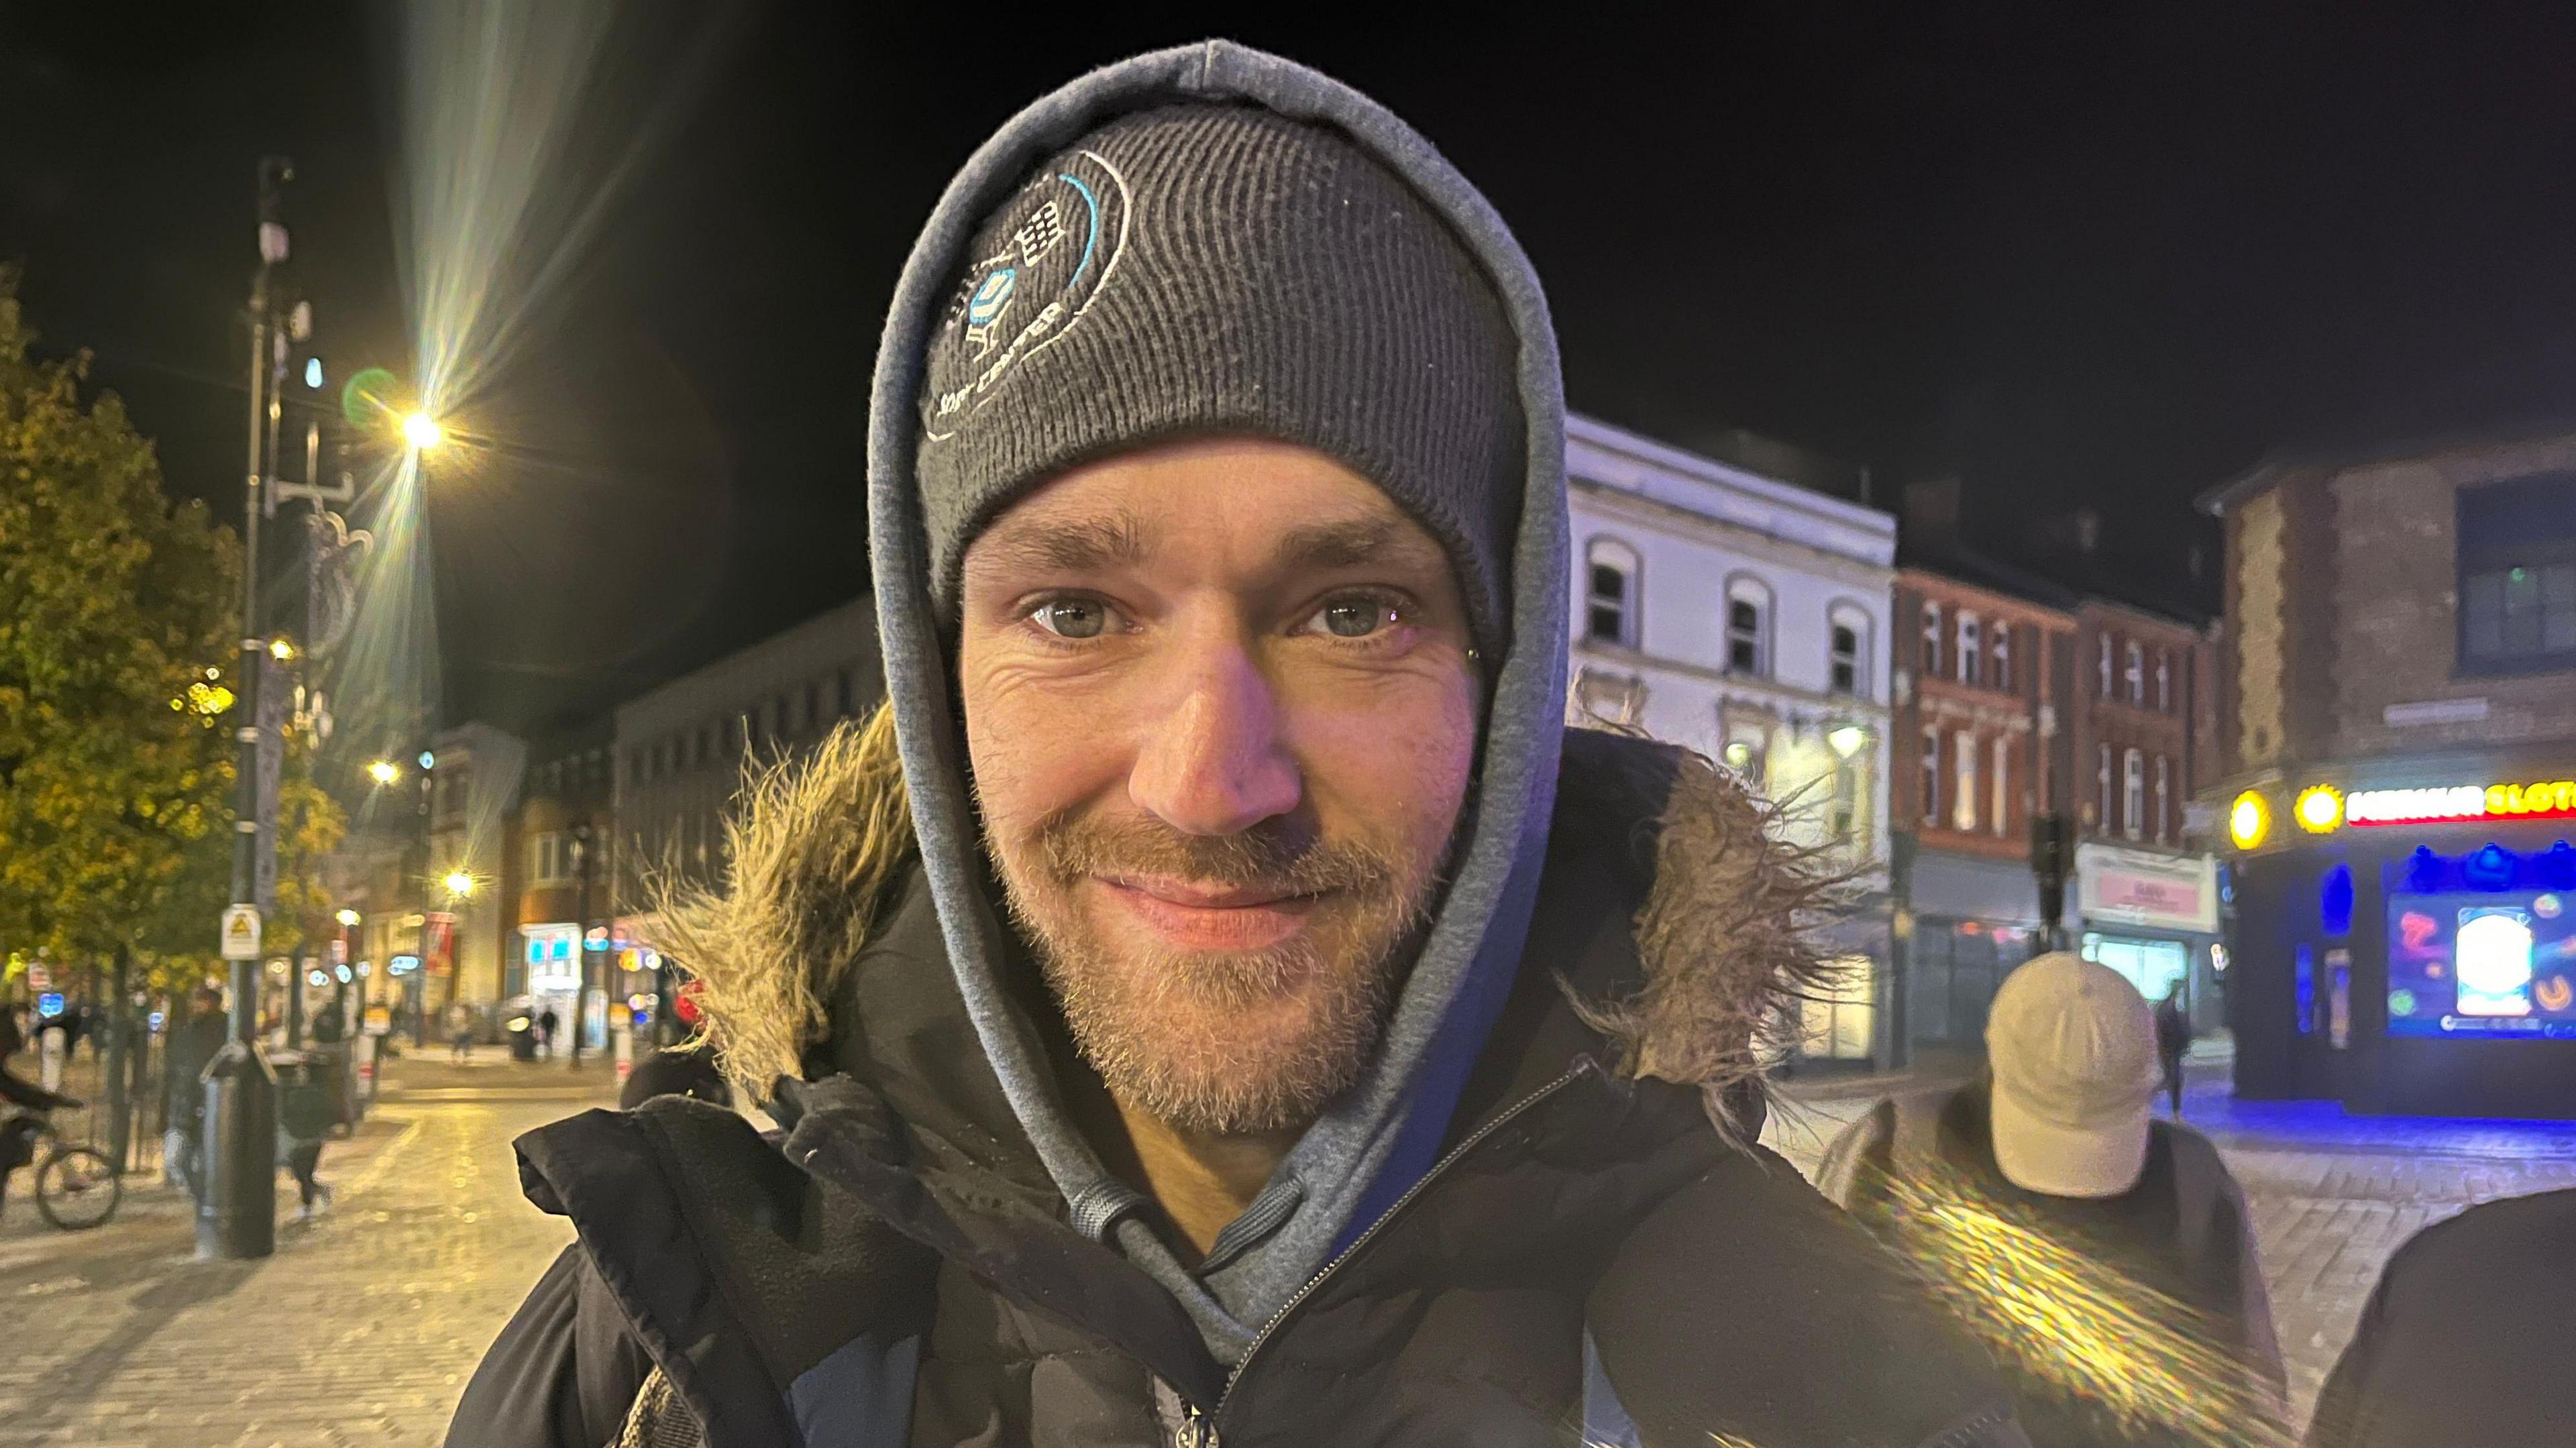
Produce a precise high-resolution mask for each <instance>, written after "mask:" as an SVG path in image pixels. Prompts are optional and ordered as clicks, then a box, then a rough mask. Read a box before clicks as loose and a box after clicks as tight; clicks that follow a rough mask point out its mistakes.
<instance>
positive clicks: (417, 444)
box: [402, 412, 447, 452]
mask: <svg viewBox="0 0 2576 1448" xmlns="http://www.w3.org/2000/svg"><path fill="white" fill-rule="evenodd" d="M402 435H403V441H404V442H405V443H408V444H409V445H410V446H411V449H412V450H413V451H414V452H427V451H429V450H430V449H431V448H434V447H436V446H438V445H439V444H440V443H442V442H445V441H447V432H446V430H445V429H444V428H441V427H440V426H439V425H438V424H437V423H436V422H434V421H432V420H431V419H430V416H429V414H428V413H426V412H415V413H411V414H409V415H407V416H405V417H404V418H403V420H402Z"/></svg>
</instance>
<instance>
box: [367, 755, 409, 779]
mask: <svg viewBox="0 0 2576 1448" xmlns="http://www.w3.org/2000/svg"><path fill="white" fill-rule="evenodd" d="M367 778H369V779H372V780H374V781H375V782H376V783H378V784H391V783H393V782H394V781H395V780H398V779H400V778H402V766H401V765H398V764H396V763H394V762H393V761H392V760H390V759H378V760H373V761H371V762H369V763H368V765H367Z"/></svg>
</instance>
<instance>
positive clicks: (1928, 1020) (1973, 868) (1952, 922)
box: [1895, 836, 2042, 1055]
mask: <svg viewBox="0 0 2576 1448" xmlns="http://www.w3.org/2000/svg"><path fill="white" fill-rule="evenodd" d="M1899 838H1900V840H1903V839H1905V837H1902V836H1900V837H1899ZM1900 859H1901V866H1902V867H1901V870H1900V888H1901V890H1902V892H1903V893H1902V894H1901V896H1900V898H1899V901H1898V905H1897V913H1896V931H1895V933H1896V938H1897V942H1898V945H1899V947H1900V952H1901V953H1900V957H1899V959H1900V965H1899V969H1898V972H1897V975H1898V983H1897V990H1896V994H1897V997H1898V999H1899V1001H1900V1003H1901V1005H1902V1007H1903V1010H1904V1023H1903V1029H1904V1031H1905V1039H1906V1040H1908V1041H1909V1042H1910V1043H1911V1044H1912V1045H1913V1046H1914V1047H1916V1048H1918V1050H1920V1051H1924V1052H1930V1053H1935V1054H1952V1055H1973V1054H1976V1053H1979V1052H1982V1051H1983V1050H1984V1049H1985V1042H1986V1011H1987V1008H1988V1007H1989V1006H1990V1005H1992V1003H1993V1001H1994V998H1995V988H1996V987H1997V986H1999V985H2001V984H2002V983H2003V978H2004V977H2005V976H2006V975H2008V974H2010V973H2011V972H2012V970H2013V968H2014V967H2015V966H2018V965H2020V964H2021V963H2022V962H2023V961H2025V960H2028V959H2029V958H2030V957H2031V956H2032V955H2034V954H2036V953H2037V952H2038V951H2039V949H2040V948H2041V940H2042V935H2041V932H2040V923H2041V922H2040V918H2039V885H2038V883H2037V881H2036V880H2034V879H2033V877H2032V875H2031V872H2030V866H2029V865H2028V863H2027V862H2025V861H2021V860H2017V859H2009V858H2000V857H1988V856H1983V855H1967V854H1957V853H1953V852H1950V851H1947V850H1919V851H1918V850H1914V849H1912V848H1911V847H1910V843H1909V844H1907V845H1905V846H1901V847H1900Z"/></svg>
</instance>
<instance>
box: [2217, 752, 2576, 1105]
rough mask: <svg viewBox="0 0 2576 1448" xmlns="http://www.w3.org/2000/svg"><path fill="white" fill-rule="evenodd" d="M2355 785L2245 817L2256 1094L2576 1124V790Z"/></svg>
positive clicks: (2239, 955)
mask: <svg viewBox="0 0 2576 1448" xmlns="http://www.w3.org/2000/svg"><path fill="white" fill-rule="evenodd" d="M2427 774H2432V777H2431V778H2429V779H2428V778H2426V777H2425V776H2426V775H2427ZM2355 784H2356V786H2357V787H2355V788H2353V789H2351V790H2350V791H2349V792H2347V791H2346V790H2345V789H2344V788H2343V787H2342V785H2341V784H2340V783H2339V782H2336V781H2331V780H2327V781H2312V782H2294V783H2293V784H2285V785H2283V786H2280V787H2278V788H2274V789H2261V790H2249V791H2247V792H2246V793H2245V794H2244V795H2241V796H2239V797H2238V799H2237V800H2236V802H2235V804H2234V807H2233V811H2232V814H2231V818H2230V829H2231V833H2232V834H2233V835H2234V837H2235V841H2236V843H2237V845H2238V847H2239V849H2240V850H2241V851H2243V854H2242V856H2241V858H2240V859H2239V860H2238V861H2237V863H2236V866H2235V878H2236V886H2235V897H2236V898H2235V916H2234V919H2233V921H2232V929H2231V937H2230V938H2231V943H2232V944H2233V945H2234V946H2235V954H2236V959H2237V965H2236V967H2235V970H2234V972H2233V973H2234V974H2235V975H2236V976H2237V979H2236V981H2235V982H2234V984H2233V988H2232V990H2231V996H2232V999H2231V1007H2232V1012H2231V1013H2232V1015H2233V1017H2234V1020H2235V1024H2236V1029H2237V1068H2236V1069H2237V1089H2238V1091H2239V1093H2240V1094H2243V1095H2246V1096H2252V1097H2275V1098H2280V1097H2290V1098H2329V1099H2334V1100H2338V1101H2341V1102H2342V1103H2343V1104H2344V1105H2345V1107H2346V1108H2347V1109H2349V1110H2352V1111H2356V1112H2364V1113H2372V1114H2396V1115H2438V1116H2484V1117H2556V1118H2567V1117H2576V844H2571V843H2570V840H2569V836H2570V835H2571V833H2576V781H2570V780H2563V779H2554V778H2548V777H2545V776H2544V777H2538V778H2527V779H2525V780H2524V781H2523V782H2519V783H2510V782H2500V781H2495V780H2492V779H2490V780H2488V781H2486V782H2480V781H2479V780H2478V779H2477V778H2476V777H2475V776H2470V777H2465V778H2464V777H2461V776H2459V775H2457V774H2454V775H2452V776H2450V777H2449V778H2443V777H2442V776H2441V775H2439V774H2433V773H2432V771H2429V770H2428V771H2417V772H2410V773H2409V774H2406V775H2401V776H2399V777H2398V779H2397V780H2396V782H2394V783H2389V784H2383V783H2382V782H2381V781H2380V780H2377V779H2363V780H2357V781H2355ZM2293 789H2295V792H2294V793H2293V792H2290V791H2291V790H2293ZM2285 793H2287V795H2288V797H2287V798H2283V795H2284V794H2285Z"/></svg>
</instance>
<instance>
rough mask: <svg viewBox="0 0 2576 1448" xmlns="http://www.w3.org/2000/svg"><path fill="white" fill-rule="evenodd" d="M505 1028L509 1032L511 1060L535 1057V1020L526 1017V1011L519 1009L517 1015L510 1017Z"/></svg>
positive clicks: (532, 1058)
mask: <svg viewBox="0 0 2576 1448" xmlns="http://www.w3.org/2000/svg"><path fill="white" fill-rule="evenodd" d="M505 1029H507V1030H508V1031H509V1033H510V1059H511V1060H513V1061H533V1060H535V1059H537V1030H536V1022H534V1021H532V1020H530V1019H528V1013H527V1012H526V1011H521V1012H519V1013H518V1014H517V1015H514V1016H512V1017H510V1019H509V1021H508V1023H507V1025H506V1027H505Z"/></svg>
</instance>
